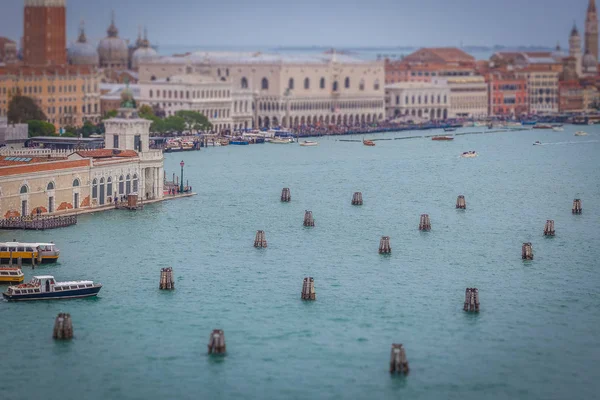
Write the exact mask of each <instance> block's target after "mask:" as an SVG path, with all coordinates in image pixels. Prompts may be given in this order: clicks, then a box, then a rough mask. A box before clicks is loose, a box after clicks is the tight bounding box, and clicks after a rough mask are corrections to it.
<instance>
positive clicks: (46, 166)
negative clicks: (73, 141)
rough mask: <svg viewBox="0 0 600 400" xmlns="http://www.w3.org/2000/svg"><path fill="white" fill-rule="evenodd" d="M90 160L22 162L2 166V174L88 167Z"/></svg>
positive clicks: (0, 169)
mask: <svg viewBox="0 0 600 400" xmlns="http://www.w3.org/2000/svg"><path fill="white" fill-rule="evenodd" d="M88 166H90V160H71V161H69V160H64V161H55V162H45V163H37V164H21V165H13V166H5V167H0V176H9V175H21V174H32V173H36V172H43V171H55V170H60V169H69V168H78V167H88Z"/></svg>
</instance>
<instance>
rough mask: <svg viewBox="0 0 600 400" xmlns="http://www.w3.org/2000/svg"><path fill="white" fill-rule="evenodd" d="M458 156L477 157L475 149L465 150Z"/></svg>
mask: <svg viewBox="0 0 600 400" xmlns="http://www.w3.org/2000/svg"><path fill="white" fill-rule="evenodd" d="M460 156H461V157H462V158H473V157H477V153H476V152H475V151H465V152H464V153H462V154H461V155H460Z"/></svg>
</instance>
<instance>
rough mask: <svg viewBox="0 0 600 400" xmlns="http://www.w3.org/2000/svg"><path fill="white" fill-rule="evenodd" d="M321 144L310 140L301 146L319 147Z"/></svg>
mask: <svg viewBox="0 0 600 400" xmlns="http://www.w3.org/2000/svg"><path fill="white" fill-rule="evenodd" d="M318 145H319V142H313V141H310V140H304V141H302V142H300V146H318Z"/></svg>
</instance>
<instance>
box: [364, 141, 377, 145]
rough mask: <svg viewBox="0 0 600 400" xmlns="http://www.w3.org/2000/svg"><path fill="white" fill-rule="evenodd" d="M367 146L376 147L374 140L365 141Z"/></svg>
mask: <svg viewBox="0 0 600 400" xmlns="http://www.w3.org/2000/svg"><path fill="white" fill-rule="evenodd" d="M363 144H364V145H365V146H375V142H374V141H372V140H363Z"/></svg>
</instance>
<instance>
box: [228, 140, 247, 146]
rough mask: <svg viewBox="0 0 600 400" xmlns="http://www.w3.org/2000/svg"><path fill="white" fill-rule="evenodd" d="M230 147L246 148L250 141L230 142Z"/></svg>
mask: <svg viewBox="0 0 600 400" xmlns="http://www.w3.org/2000/svg"><path fill="white" fill-rule="evenodd" d="M229 144H230V145H238V146H246V145H247V144H248V141H246V140H232V141H230V142H229Z"/></svg>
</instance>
